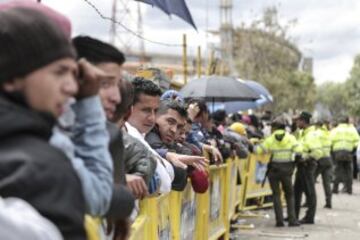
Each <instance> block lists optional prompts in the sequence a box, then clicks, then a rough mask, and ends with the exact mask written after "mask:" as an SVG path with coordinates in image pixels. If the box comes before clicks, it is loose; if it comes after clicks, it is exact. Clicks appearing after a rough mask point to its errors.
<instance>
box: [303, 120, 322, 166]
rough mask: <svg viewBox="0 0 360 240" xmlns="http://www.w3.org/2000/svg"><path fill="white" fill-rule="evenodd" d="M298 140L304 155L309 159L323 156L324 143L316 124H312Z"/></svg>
mask: <svg viewBox="0 0 360 240" xmlns="http://www.w3.org/2000/svg"><path fill="white" fill-rule="evenodd" d="M298 141H299V142H300V144H301V148H302V157H303V158H304V159H305V160H307V159H309V158H313V159H315V160H319V159H320V158H322V156H323V151H322V144H321V142H320V137H319V134H318V132H317V131H316V128H315V126H310V127H308V128H306V129H305V130H303V131H302V132H301V134H300V135H299V139H298Z"/></svg>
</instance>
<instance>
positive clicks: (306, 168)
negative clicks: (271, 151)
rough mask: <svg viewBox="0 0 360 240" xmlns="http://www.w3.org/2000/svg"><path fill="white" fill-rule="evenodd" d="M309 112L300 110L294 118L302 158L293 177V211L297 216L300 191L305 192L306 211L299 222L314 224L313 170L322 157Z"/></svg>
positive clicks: (314, 193) (299, 204) (314, 195)
mask: <svg viewBox="0 0 360 240" xmlns="http://www.w3.org/2000/svg"><path fill="white" fill-rule="evenodd" d="M310 120H311V114H310V113H308V112H302V113H301V114H300V116H299V117H298V118H297V120H296V125H297V127H298V128H299V134H298V141H299V143H300V144H301V147H302V158H301V161H299V162H298V165H297V172H296V177H295V184H294V191H295V213H296V216H297V217H299V214H300V207H301V197H302V193H303V192H304V193H305V196H306V202H307V208H308V209H307V211H306V214H305V217H304V218H302V219H301V220H300V223H301V224H314V223H315V212H316V191H315V171H316V167H317V160H319V159H320V158H321V157H322V150H321V147H322V146H321V143H320V141H319V138H318V135H317V133H316V129H315V126H311V125H310Z"/></svg>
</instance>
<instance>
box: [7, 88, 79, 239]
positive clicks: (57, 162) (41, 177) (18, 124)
mask: <svg viewBox="0 0 360 240" xmlns="http://www.w3.org/2000/svg"><path fill="white" fill-rule="evenodd" d="M54 123H55V121H54V120H53V119H52V118H50V117H46V116H45V115H43V114H40V113H36V112H34V111H31V110H29V109H28V108H25V107H23V106H21V105H20V104H15V103H13V102H11V101H10V100H8V99H7V98H5V97H3V96H2V95H0V196H2V197H18V198H21V199H24V200H25V201H27V202H28V203H30V204H31V205H32V206H33V207H34V208H35V209H37V210H38V211H39V212H40V214H41V215H43V216H44V217H46V218H47V219H49V220H50V221H51V222H53V223H54V224H55V225H56V226H57V227H58V228H59V230H60V232H61V233H62V235H63V237H64V239H70V240H78V239H86V235H85V230H84V214H85V202H84V198H83V195H82V189H81V185H80V180H79V179H78V177H77V175H76V173H75V171H74V169H73V167H72V165H71V163H70V160H69V159H68V158H67V157H66V156H65V154H63V152H61V151H60V150H58V149H56V148H54V147H52V146H51V145H50V144H49V143H48V141H49V138H50V136H51V134H52V128H53V125H54Z"/></svg>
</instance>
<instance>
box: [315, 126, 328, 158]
mask: <svg viewBox="0 0 360 240" xmlns="http://www.w3.org/2000/svg"><path fill="white" fill-rule="evenodd" d="M316 131H317V134H318V135H319V140H320V142H321V146H322V154H323V156H322V157H330V156H331V139H330V131H329V130H328V129H327V128H326V126H323V127H320V128H318V129H317V130H316Z"/></svg>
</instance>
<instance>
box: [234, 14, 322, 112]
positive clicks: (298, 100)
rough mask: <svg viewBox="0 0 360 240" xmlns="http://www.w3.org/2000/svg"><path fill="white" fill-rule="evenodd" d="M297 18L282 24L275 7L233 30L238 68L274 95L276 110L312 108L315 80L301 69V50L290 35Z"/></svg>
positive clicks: (244, 75)
mask: <svg viewBox="0 0 360 240" xmlns="http://www.w3.org/2000/svg"><path fill="white" fill-rule="evenodd" d="M294 22H295V21H292V22H290V23H289V24H287V25H285V26H283V25H281V24H280V23H279V21H278V16H277V9H276V7H271V8H268V9H266V10H265V11H264V15H263V17H262V19H260V20H257V21H254V22H253V23H252V24H251V25H250V26H248V27H245V25H242V27H240V28H238V29H236V30H235V32H234V55H235V57H234V59H235V67H236V69H237V71H238V73H239V75H240V77H241V78H243V79H251V80H256V81H258V82H260V83H261V84H263V85H264V86H265V87H267V88H268V89H269V91H270V92H271V94H272V95H273V97H274V104H273V110H274V111H275V112H278V113H280V112H283V111H287V110H289V109H307V110H311V109H312V108H313V105H314V102H315V97H316V87H315V84H314V79H313V77H312V76H310V75H309V74H307V73H304V72H300V71H298V66H299V64H300V60H301V53H300V51H299V50H298V48H297V46H296V45H295V44H293V43H292V41H291V39H290V37H289V36H288V29H289V28H291V27H293V24H294Z"/></svg>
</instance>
